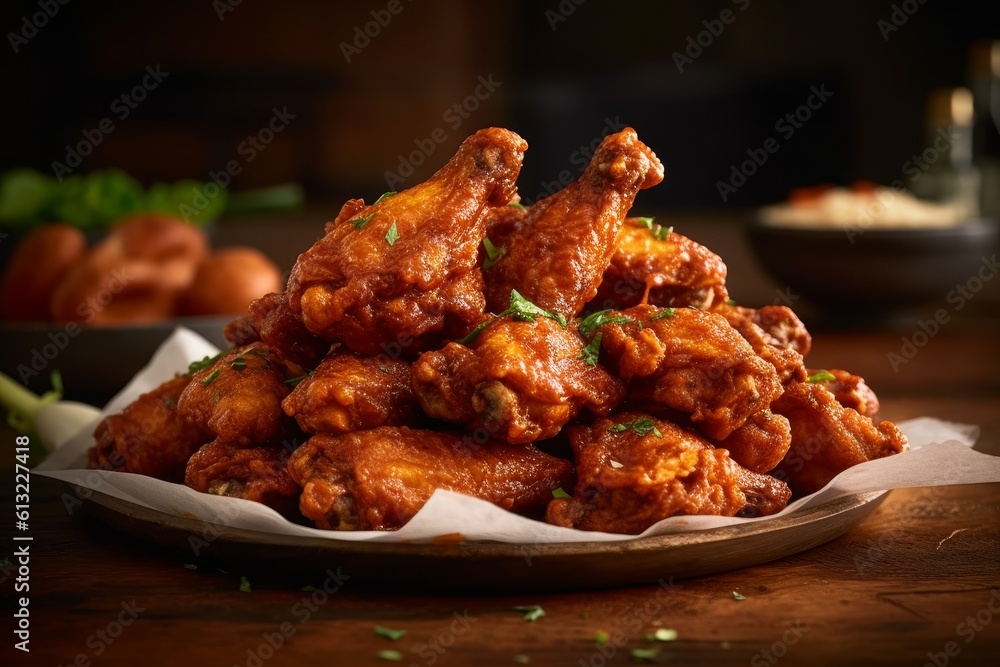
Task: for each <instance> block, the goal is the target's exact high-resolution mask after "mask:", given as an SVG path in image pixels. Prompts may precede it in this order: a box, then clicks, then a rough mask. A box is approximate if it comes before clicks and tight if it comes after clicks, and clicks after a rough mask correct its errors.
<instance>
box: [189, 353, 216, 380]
mask: <svg viewBox="0 0 1000 667" xmlns="http://www.w3.org/2000/svg"><path fill="white" fill-rule="evenodd" d="M222 355H223V353H222V352H219V353H218V354H217V355H215V356H214V357H205V358H203V359H202V360H201V361H192V362H191V363H190V364H188V369H187V375H193V374H195V373H197V372H198V371H200V370H204V369H206V368H210V367H211V366H212V365H213V364H214V363H215V362H216V361H218V360H219V359H220V358H221V357H222Z"/></svg>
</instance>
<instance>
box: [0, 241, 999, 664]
mask: <svg viewBox="0 0 1000 667" xmlns="http://www.w3.org/2000/svg"><path fill="white" fill-rule="evenodd" d="M313 226H315V225H313ZM241 229H242V230H243V231H244V232H246V230H247V229H249V230H250V231H249V232H246V233H249V234H251V236H252V234H253V233H254V227H253V226H252V225H251V226H249V227H247V226H244V227H242V228H241ZM262 229H263V227H262ZM730 231H731V230H730ZM314 232H315V230H313V229H312V227H309V228H308V229H307V228H302V229H301V230H300V233H299V235H300V236H302V237H303V238H306V237H310V236H311V235H314ZM241 233H242V232H241ZM706 234H707V235H708V236H710V237H711V236H713V235H714V236H716V237H718V239H719V243H724V242H725V239H726V238H731V237H732V235H731V234H730V233H729V232H727V231H726V230H725V229H721V228H715V229H708V230H706ZM223 235H224V234H223ZM693 235H694V236H697V234H693ZM293 245H295V244H293ZM716 245H718V244H716ZM296 247H299V246H298V245H296ZM716 249H717V250H718V251H719V252H720V253H721V254H723V256H725V257H727V258H732V257H735V259H733V260H730V268H731V275H734V274H735V273H738V272H739V269H738V268H737V271H735V272H734V270H733V269H734V265H736V266H737V267H738V266H739V264H740V259H739V258H740V257H741V254H740V253H743V256H745V255H746V251H745V249H743V250H741V249H740V248H739V247H734V248H732V249H723V248H716ZM291 253H292V248H291V247H289V248H288V253H287V254H289V256H290V257H294V255H293V254H291ZM748 261H749V260H748ZM753 281H756V283H755V284H756V285H758V286H759V288H758V289H757V291H756V292H754V293H753V294H741V295H740V296H739V300H740V301H741V302H744V303H767V302H770V298H769V296H768V295H769V294H770V292H771V290H773V289H774V286H773V285H772V284H769V283H767V281H766V280H765V279H763V278H760V277H759V276H756V277H754V278H753V280H752V281H750V282H753ZM740 284H741V285H743V286H744V290H745V289H746V285H747V281H745V280H743V281H741V283H740ZM973 305H976V304H973ZM931 312H933V311H931ZM914 326H915V325H914V324H912V323H907V322H902V323H901V322H899V321H897V322H895V323H894V325H893V326H891V327H883V328H881V329H880V330H878V331H871V330H839V331H838V330H816V331H814V336H815V341H814V348H813V352H812V353H811V354H810V357H809V363H810V365H811V366H812V367H815V368H824V367H846V368H848V369H849V370H852V371H854V372H858V373H860V374H862V375H864V376H865V377H866V378H868V380H869V383H870V384H871V385H872V386H873V387H874V388H875V389H876V390H877V391H878V392H879V395H880V397H881V399H882V416H883V417H884V418H887V419H892V420H902V419H907V418H910V417H916V416H920V415H930V416H935V417H940V418H944V419H949V420H953V421H959V422H968V423H976V424H979V425H981V426H982V428H983V433H982V436H981V438H980V440H979V442H978V444H977V448H978V449H980V450H982V451H986V452H988V453H991V454H996V455H1000V410H998V408H1000V354H998V342H997V338H998V336H997V334H998V333H1000V326H998V318H997V316H996V314H995V310H994V309H993V308H992V307H983V306H980V307H978V311H977V310H976V309H975V308H969V309H968V311H967V312H964V313H963V314H962V317H961V318H959V317H956V318H955V319H954V321H953V323H951V324H949V326H947V327H945V328H943V330H942V331H941V332H940V333H938V334H937V335H936V336H934V337H933V338H931V339H930V340H929V342H928V343H927V344H926V345H925V346H923V347H921V348H920V350H919V351H918V353H917V354H916V355H915V356H913V358H912V359H911V360H909V361H908V362H907V363H906V364H903V365H900V366H897V368H896V369H893V368H892V365H891V364H890V362H889V360H888V355H889V354H890V353H891V352H896V351H898V350H899V349H900V346H901V345H902V342H901V338H902V337H906V336H911V335H912V333H913V332H914V329H913V327H914ZM0 438H2V439H0V442H3V443H5V445H4V450H3V451H5V452H8V454H7V455H5V456H4V457H2V463H0V469H2V470H3V473H4V475H5V479H6V480H7V481H5V482H4V483H3V484H2V485H0V501H2V507H4V508H11V509H13V507H12V506H13V502H14V501H13V492H14V489H13V486H14V485H13V470H12V468H13V463H14V462H13V442H14V435H13V432H12V431H10V430H9V429H5V428H4V429H0ZM64 491H65V489H64V487H63V486H62V485H61V484H59V483H56V482H54V481H52V480H50V479H46V478H42V477H37V476H36V477H33V478H32V484H31V524H30V525H31V529H30V534H31V535H32V537H33V538H34V539H33V541H32V542H31V551H30V554H31V559H30V605H29V609H30V628H31V641H30V648H31V653H30V654H24V653H21V652H18V651H15V650H14V648H13V643H14V642H15V641H16V639H15V637H14V635H13V634H12V631H13V630H14V627H15V624H14V619H13V618H12V614H13V612H14V610H15V608H16V606H15V601H14V597H15V596H14V595H13V586H14V584H15V583H16V581H15V580H16V578H17V576H18V575H17V571H16V568H15V567H11V566H8V567H2V568H0V578H4V581H3V584H2V590H3V594H4V597H3V609H4V613H3V614H2V620H0V630H2V632H0V637H3V638H4V639H3V648H2V649H0V650H2V656H3V658H2V659H0V660H2V662H0V664H3V665H12V664H13V665H46V666H55V665H71V664H75V665H82V666H86V665H161V664H162V665H171V666H172V667H173V666H176V665H182V666H187V665H198V666H200V665H218V666H219V667H229V666H231V665H240V666H242V667H259V666H260V665H268V666H271V665H286V664H310V665H380V664H392V662H391V661H389V660H387V659H386V658H388V657H397V658H399V662H400V664H403V665H416V666H420V667H430V666H431V665H435V666H448V665H473V664H474V665H517V664H532V665H573V666H576V665H581V666H585V665H593V666H595V667H599V666H601V665H605V664H633V663H634V662H635V660H636V658H635V657H633V655H632V651H633V650H636V649H638V650H640V651H646V652H647V653H646V654H647V655H649V656H650V660H651V661H653V662H657V663H662V664H677V665H727V664H740V665H746V664H750V665H751V666H753V667H762V666H770V665H777V664H781V665H794V664H809V665H814V664H838V665H881V664H901V665H913V666H920V665H924V664H932V665H938V666H942V665H945V664H949V665H952V664H953V665H983V664H996V662H995V661H996V658H997V656H998V655H1000V483H992V484H979V485H968V486H950V487H934V488H919V489H911V490H900V491H894V492H892V493H891V494H890V495H889V497H888V498H887V499H886V500H885V502H884V503H883V504H882V505H881V506H880V507H878V509H877V510H875V512H874V513H873V514H872V515H871V516H870V517H868V518H867V519H866V520H865V521H864V522H862V523H861V524H860V525H858V526H857V527H856V528H854V529H853V530H851V531H849V532H848V533H846V534H845V535H843V536H842V537H839V538H837V539H835V540H833V541H832V542H829V543H828V544H825V545H822V546H819V547H817V548H814V549H811V550H809V551H805V552H803V553H800V554H798V555H794V556H791V557H788V558H785V559H783V560H780V561H777V562H772V563H768V564H764V565H760V566H756V567H751V568H746V569H743V570H739V571H734V572H727V573H724V574H718V575H714V576H707V577H701V578H697V579H689V580H680V579H674V580H670V579H669V573H664V578H665V581H666V585H661V584H657V583H651V584H649V585H645V586H638V587H632V588H625V589H607V590H598V591H586V592H577V593H541V592H511V593H509V594H504V595H477V594H469V595H455V594H448V595H444V594H440V595H435V594H426V593H414V592H412V591H407V590H403V589H396V590H375V589H373V588H372V583H373V582H371V581H367V582H366V581H359V580H358V579H357V578H354V579H351V578H342V580H340V581H332V580H331V581H326V582H320V581H317V582H315V584H316V585H317V586H320V589H318V591H317V590H303V589H302V588H301V587H300V586H299V584H292V583H290V581H289V578H288V577H286V576H282V575H280V574H278V575H275V576H272V577H263V578H261V577H256V576H255V577H254V578H253V579H252V580H250V581H249V585H250V590H249V592H243V591H241V590H240V585H241V579H240V575H241V573H240V572H238V571H230V572H222V571H218V570H216V569H209V568H205V567H201V568H199V569H189V568H187V567H185V565H186V564H190V563H191V561H192V558H191V556H190V553H188V554H184V553H171V552H163V551H161V550H157V549H155V548H153V547H151V546H149V545H147V544H146V543H144V542H142V541H139V540H137V539H135V538H134V537H131V536H130V535H128V534H123V533H119V532H117V531H115V530H113V529H111V528H109V527H108V526H106V525H104V524H102V523H100V522H99V521H97V520H95V519H93V518H91V517H88V516H87V515H86V513H85V512H82V511H80V508H79V507H77V506H76V505H75V504H72V505H71V507H70V508H69V509H70V510H72V511H68V510H67V507H66V506H65V504H64V498H63V497H62V494H63V492H64ZM11 513H12V512H11ZM5 514H7V516H8V517H9V515H10V514H9V513H7V511H6V510H5ZM3 525H4V528H3V533H4V535H5V537H4V539H5V541H4V545H5V546H4V547H0V557H2V556H4V555H6V556H7V558H9V559H11V561H16V558H15V557H14V556H13V550H14V548H15V547H14V546H12V545H15V544H16V543H15V542H13V541H12V540H11V536H12V535H13V532H14V529H13V521H12V520H10V519H9V518H8V519H7V520H5V521H4V522H3ZM15 565H16V563H15ZM342 574H344V575H347V577H350V573H349V572H343V573H342ZM482 576H483V577H484V578H489V577H492V576H493V573H491V572H483V574H482ZM324 583H325V584H327V587H328V588H330V589H334V588H336V592H333V593H330V594H325V593H324V594H323V595H320V594H319V591H322V585H323V584H324ZM374 583H377V582H374ZM734 591H737V592H739V593H740V594H741V595H742V596H743V598H744V599H740V600H737V599H735V597H734V595H733V592H734ZM19 595H20V594H18V596H19ZM522 605H540V606H541V607H542V608H543V609H544V611H545V616H544V617H541V618H538V619H537V620H535V621H526V620H524V615H525V612H524V611H519V610H516V609H515V607H517V606H522ZM377 626H383V627H386V628H390V629H398V630H405V631H406V634H405V636H404V637H402V638H400V639H398V640H395V641H393V640H392V639H390V638H387V637H384V636H381V635H379V634H377V633H376V632H375V628H376V627H377ZM658 629H663V630H672V631H676V640H674V641H653V642H648V641H646V640H645V639H644V637H645V636H646V635H649V634H654V633H655V632H656V631H657V630H658ZM661 635H663V636H669V633H665V634H664V633H661ZM599 637H600V638H602V639H605V641H604V643H600V642H599V641H598V638H599ZM384 651H395V652H398V654H392V653H389V654H382V655H383V656H384V657H380V652H384ZM11 658H13V661H12V660H11Z"/></svg>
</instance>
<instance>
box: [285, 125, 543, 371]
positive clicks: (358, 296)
mask: <svg viewBox="0 0 1000 667" xmlns="http://www.w3.org/2000/svg"><path fill="white" fill-rule="evenodd" d="M526 148H527V144H526V143H525V142H524V140H523V139H521V137H519V136H518V135H517V134H515V133H513V132H511V131H509V130H503V129H500V128H489V129H486V130H480V131H479V132H477V133H476V134H474V135H472V136H471V137H469V138H468V139H466V140H465V141H464V142H463V143H462V145H461V146H460V147H459V149H458V152H457V153H456V154H455V156H454V157H452V158H451V160H450V161H449V162H448V163H447V164H446V165H445V166H444V167H442V168H441V169H440V170H439V171H438V172H437V173H436V174H434V175H433V176H432V177H431V178H430V179H428V180H427V181H425V182H423V183H421V184H419V185H416V186H414V187H412V188H410V189H408V190H405V191H403V192H400V193H398V194H393V195H391V196H383V197H381V198H380V199H379V200H378V201H377V202H375V203H374V204H372V205H370V206H365V207H363V208H359V206H358V203H357V200H352V201H351V202H348V204H347V214H346V215H345V214H344V213H342V214H341V215H340V216H339V219H340V220H341V221H340V222H335V224H333V225H331V226H330V231H329V232H328V233H327V234H326V236H324V237H323V238H322V239H320V240H319V241H318V242H316V244H315V245H313V247H312V248H310V249H309V250H307V251H306V252H304V253H303V254H302V255H300V256H299V259H298V261H297V262H296V263H295V266H294V267H293V269H292V274H291V277H290V278H289V281H288V290H287V291H288V296H289V303H290V304H291V306H292V309H293V310H294V311H295V313H296V314H299V315H301V318H302V321H303V323H304V324H305V326H306V328H308V329H309V330H310V331H311V332H313V333H315V334H317V335H319V336H321V337H323V338H324V339H325V340H327V341H330V342H333V341H341V342H343V343H344V344H345V345H346V346H347V347H349V348H350V349H352V350H355V351H357V352H360V353H363V354H369V355H371V354H377V353H378V352H380V351H381V350H382V348H383V346H391V345H398V346H401V347H402V348H405V351H406V352H407V353H408V354H415V353H416V352H419V351H421V350H424V349H429V348H433V347H436V346H437V345H439V344H440V342H441V341H442V340H444V339H446V338H448V337H460V336H462V335H464V334H465V333H467V332H468V331H469V330H470V329H471V328H472V327H473V326H474V325H475V324H476V323H477V322H479V321H480V320H481V319H482V316H483V312H484V309H485V302H484V299H483V293H482V290H483V286H482V276H481V274H480V272H479V271H478V270H477V268H476V261H477V259H478V255H479V245H480V242H481V241H482V239H483V236H484V235H485V215H486V212H487V210H488V208H489V207H491V206H503V205H506V204H507V202H509V201H510V200H511V199H512V198H513V197H514V195H515V193H516V189H515V181H516V179H517V175H518V173H519V171H520V168H521V160H522V158H523V155H524V151H525V149H526Z"/></svg>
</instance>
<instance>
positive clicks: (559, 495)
mask: <svg viewBox="0 0 1000 667" xmlns="http://www.w3.org/2000/svg"><path fill="white" fill-rule="evenodd" d="M552 497H553V498H569V497H570V495H569V494H568V493H566V492H565V491H563V488H562V487H561V486H560V487H559V488H558V489H553V490H552Z"/></svg>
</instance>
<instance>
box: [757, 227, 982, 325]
mask: <svg viewBox="0 0 1000 667" xmlns="http://www.w3.org/2000/svg"><path fill="white" fill-rule="evenodd" d="M747 233H748V237H749V240H750V245H751V246H752V247H753V249H754V252H755V253H756V254H757V257H758V258H760V261H761V263H762V264H763V265H764V267H765V268H766V269H767V270H768V272H770V274H771V275H772V276H773V277H774V278H775V279H776V280H777V281H778V282H780V283H781V284H782V285H783V286H787V287H788V288H789V289H790V290H791V291H792V292H793V293H795V294H798V295H801V296H803V297H805V298H806V299H808V300H810V301H812V302H813V303H815V304H816V305H818V306H821V307H822V308H824V309H829V310H837V311H838V312H842V311H846V312H850V313H859V314H885V313H889V312H892V311H898V310H901V309H904V308H908V307H913V306H918V305H921V304H925V303H929V302H932V301H936V302H944V301H945V300H946V299H947V298H948V295H949V293H950V292H951V290H954V289H955V288H956V287H958V286H960V285H965V284H966V283H968V282H969V281H970V280H973V279H975V280H979V276H978V272H979V271H980V270H981V268H982V267H983V266H984V264H985V265H986V266H987V268H988V270H989V271H990V274H991V275H992V274H993V273H995V269H993V268H992V264H991V263H990V262H991V261H992V256H993V253H995V252H996V249H997V240H998V238H1000V224H998V220H996V219H994V218H976V219H971V220H968V221H966V222H963V223H961V224H959V225H955V226H951V227H940V228H926V229H924V228H920V229H913V228H892V229H888V228H886V229H866V230H859V229H854V230H844V229H808V228H798V227H779V226H776V225H769V224H765V223H762V222H760V221H759V220H757V219H753V220H751V221H750V223H749V225H748V227H747Z"/></svg>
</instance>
